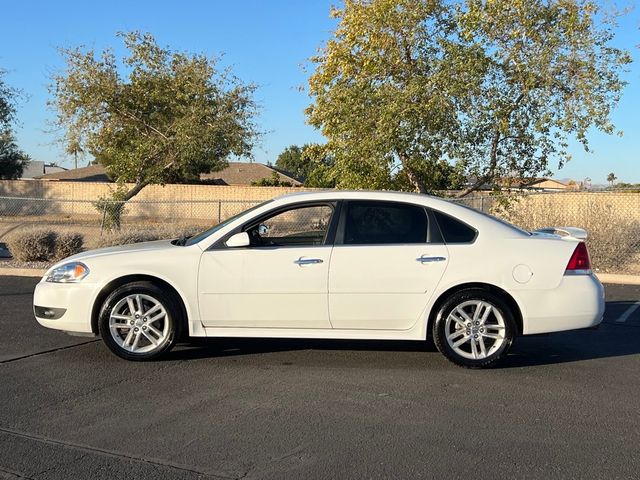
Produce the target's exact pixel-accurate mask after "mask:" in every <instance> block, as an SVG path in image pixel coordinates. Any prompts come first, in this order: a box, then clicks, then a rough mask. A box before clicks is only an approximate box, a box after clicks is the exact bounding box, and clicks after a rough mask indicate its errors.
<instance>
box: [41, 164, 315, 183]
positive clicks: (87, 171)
mask: <svg viewBox="0 0 640 480" xmlns="http://www.w3.org/2000/svg"><path fill="white" fill-rule="evenodd" d="M274 172H275V173H276V174H277V175H278V177H279V178H280V181H281V182H289V183H290V184H291V185H293V186H294V187H299V186H301V185H302V183H301V182H300V181H299V180H297V179H296V178H294V177H293V176H291V175H290V174H288V173H287V172H284V171H282V170H279V169H276V168H274V167H271V166H269V165H265V164H263V163H245V162H229V166H228V167H227V168H225V169H224V170H220V171H219V172H212V173H203V174H202V175H200V180H201V181H202V182H203V183H207V184H212V185H251V184H253V183H255V182H259V181H260V180H262V179H263V178H266V179H271V178H272V176H273V173H274ZM40 178H41V179H42V180H61V181H70V182H111V181H112V180H111V179H110V178H109V176H108V175H107V171H106V170H105V168H104V167H103V166H102V165H89V166H88V167H82V168H76V169H74V170H66V171H64V172H57V173H52V174H48V175H43V176H41V177H40Z"/></svg>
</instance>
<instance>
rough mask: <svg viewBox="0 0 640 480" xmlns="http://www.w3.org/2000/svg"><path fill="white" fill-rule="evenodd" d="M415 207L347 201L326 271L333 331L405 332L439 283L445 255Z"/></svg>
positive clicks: (435, 232)
mask: <svg viewBox="0 0 640 480" xmlns="http://www.w3.org/2000/svg"><path fill="white" fill-rule="evenodd" d="M430 218H432V216H431V214H430V213H429V212H428V211H427V209H425V208H424V207H422V206H420V205H414V204H409V203H400V202H386V201H348V202H345V204H344V205H343V206H342V212H341V215H340V222H339V224H338V228H337V234H336V241H335V246H334V250H333V253H332V256H331V265H330V267H329V316H330V320H331V324H332V325H333V327H334V328H341V329H380V330H405V329H408V328H411V327H412V326H413V325H414V324H415V323H416V321H417V320H418V319H419V318H420V316H421V314H422V312H423V311H424V308H425V306H426V305H427V301H428V299H429V297H430V296H431V294H432V292H433V291H434V290H435V288H436V287H437V285H438V283H439V282H440V279H441V278H442V276H443V274H444V272H445V269H446V268H447V263H448V250H447V247H446V245H445V244H444V243H443V241H442V237H441V235H440V231H439V229H438V227H437V225H435V222H433V221H431V222H430V221H429V219H430Z"/></svg>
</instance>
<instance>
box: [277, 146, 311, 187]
mask: <svg viewBox="0 0 640 480" xmlns="http://www.w3.org/2000/svg"><path fill="white" fill-rule="evenodd" d="M305 146H306V145H305ZM305 146H303V147H302V148H301V147H299V146H297V145H289V146H288V147H287V148H285V149H284V150H283V151H282V152H281V153H280V155H278V158H277V160H276V167H278V168H279V169H281V170H284V171H285V172H289V173H290V174H292V175H293V176H294V177H296V178H297V179H300V180H304V179H305V178H306V176H307V175H308V173H309V172H308V164H307V163H306V162H304V160H303V159H302V150H304V148H305Z"/></svg>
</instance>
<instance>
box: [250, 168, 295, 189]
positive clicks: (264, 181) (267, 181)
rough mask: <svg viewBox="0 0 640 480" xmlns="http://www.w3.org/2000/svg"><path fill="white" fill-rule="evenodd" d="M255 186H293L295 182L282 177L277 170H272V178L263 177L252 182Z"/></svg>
mask: <svg viewBox="0 0 640 480" xmlns="http://www.w3.org/2000/svg"><path fill="white" fill-rule="evenodd" d="M251 185H253V186H254V187H292V186H293V184H292V183H291V182H288V181H287V180H282V179H280V175H278V172H276V171H275V170H274V171H273V172H271V178H267V177H264V178H261V179H260V180H258V181H257V182H251Z"/></svg>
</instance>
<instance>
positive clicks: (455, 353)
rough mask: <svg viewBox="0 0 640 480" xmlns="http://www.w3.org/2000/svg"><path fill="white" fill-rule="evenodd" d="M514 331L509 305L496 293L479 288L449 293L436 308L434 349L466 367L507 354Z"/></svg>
mask: <svg viewBox="0 0 640 480" xmlns="http://www.w3.org/2000/svg"><path fill="white" fill-rule="evenodd" d="M515 335H516V326H515V320H514V317H513V312H512V311H511V309H510V308H509V306H508V305H507V304H506V303H505V302H504V301H503V300H502V298H501V297H500V296H498V295H495V294H494V293H492V292H489V291H486V290H482V289H469V290H463V291H460V292H457V293H455V294H453V295H452V296H451V297H449V298H448V299H447V300H446V301H445V302H444V304H443V305H442V306H441V308H440V309H439V311H438V313H437V316H436V320H435V323H434V325H433V339H434V341H435V344H436V346H437V347H438V350H439V351H440V352H441V353H442V354H443V355H444V356H445V357H447V358H448V359H449V360H450V361H452V362H453V363H455V364H457V365H460V366H463V367H467V368H484V367H490V366H493V365H495V364H496V363H497V362H498V361H500V359H502V358H503V357H504V356H505V355H507V353H508V352H509V349H510V348H511V344H512V343H513V339H514V338H515Z"/></svg>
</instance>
